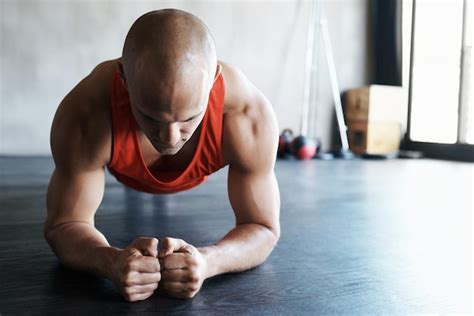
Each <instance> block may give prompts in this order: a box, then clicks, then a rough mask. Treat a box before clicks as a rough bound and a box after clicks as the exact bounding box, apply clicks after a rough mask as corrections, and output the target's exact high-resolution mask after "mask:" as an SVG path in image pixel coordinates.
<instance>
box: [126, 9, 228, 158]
mask: <svg viewBox="0 0 474 316" xmlns="http://www.w3.org/2000/svg"><path fill="white" fill-rule="evenodd" d="M121 66H122V67H121V70H122V71H121V72H122V76H123V77H124V79H125V84H126V87H127V89H128V92H129V96H130V104H131V109H132V112H133V115H134V117H135V120H136V122H137V124H138V126H139V127H140V128H141V130H142V131H143V132H144V133H145V135H146V136H147V137H148V139H149V140H150V142H151V143H152V144H153V146H154V147H155V149H157V150H158V151H159V152H160V153H162V154H166V155H168V154H175V153H176V152H177V151H179V150H180V148H182V146H183V145H184V143H185V142H186V141H187V140H188V139H190V138H191V136H192V135H193V133H194V131H196V130H197V128H198V126H199V124H200V122H201V121H202V119H203V117H204V114H205V112H206V111H205V110H206V108H207V102H208V100H209V92H210V90H211V88H212V85H213V83H214V78H215V76H216V75H217V73H218V71H217V69H218V66H217V59H216V52H215V46H214V41H213V39H212V36H211V34H210V32H209V30H208V28H207V27H206V25H205V24H204V22H202V21H201V20H200V19H198V18H197V17H195V16H194V15H192V14H190V13H187V12H184V11H180V10H173V9H166V10H158V11H152V12H149V13H146V14H145V15H143V16H141V17H140V18H138V20H136V21H135V23H134V24H133V25H132V27H131V29H130V31H129V32H128V34H127V38H126V39H125V44H124V47H123V52H122V59H121ZM219 69H220V68H219Z"/></svg>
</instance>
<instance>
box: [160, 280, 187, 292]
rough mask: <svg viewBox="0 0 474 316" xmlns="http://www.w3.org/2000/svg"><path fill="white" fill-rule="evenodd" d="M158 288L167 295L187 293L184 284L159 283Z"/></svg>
mask: <svg viewBox="0 0 474 316" xmlns="http://www.w3.org/2000/svg"><path fill="white" fill-rule="evenodd" d="M160 286H161V287H162V288H163V289H164V290H165V291H166V292H168V293H180V292H187V289H186V283H185V282H173V281H172V282H161V283H160Z"/></svg>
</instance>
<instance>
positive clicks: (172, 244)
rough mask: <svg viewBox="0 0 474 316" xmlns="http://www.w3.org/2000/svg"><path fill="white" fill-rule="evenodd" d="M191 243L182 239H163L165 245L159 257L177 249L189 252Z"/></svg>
mask: <svg viewBox="0 0 474 316" xmlns="http://www.w3.org/2000/svg"><path fill="white" fill-rule="evenodd" d="M188 247H189V245H188V244H187V243H186V242H185V241H184V240H182V239H177V238H171V237H166V238H165V239H164V240H163V246H162V247H161V250H160V253H159V255H158V256H159V257H160V258H163V257H165V256H167V255H169V254H172V253H173V252H175V251H187V252H189V250H188V249H189V248H188Z"/></svg>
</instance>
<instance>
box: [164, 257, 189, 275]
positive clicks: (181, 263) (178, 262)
mask: <svg viewBox="0 0 474 316" xmlns="http://www.w3.org/2000/svg"><path fill="white" fill-rule="evenodd" d="M188 256H189V255H188V254H185V253H172V254H170V255H168V256H166V257H164V258H163V259H161V263H162V266H161V270H162V271H164V269H186V268H187V265H186V259H187V257H188Z"/></svg>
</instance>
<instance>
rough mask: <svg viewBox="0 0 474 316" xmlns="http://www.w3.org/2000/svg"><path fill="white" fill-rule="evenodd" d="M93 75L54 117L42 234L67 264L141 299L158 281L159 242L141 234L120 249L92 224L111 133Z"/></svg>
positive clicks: (152, 289)
mask: <svg viewBox="0 0 474 316" xmlns="http://www.w3.org/2000/svg"><path fill="white" fill-rule="evenodd" d="M92 79H93V78H86V79H85V80H83V81H82V82H81V83H79V85H78V86H77V87H76V88H74V89H73V90H72V91H71V93H69V94H68V95H67V96H66V98H65V99H64V100H63V102H62V103H61V105H60V106H59V108H58V111H57V112H56V115H55V118H54V121H53V126H52V128H51V150H52V153H53V158H54V162H55V166H56V168H55V170H54V173H53V175H52V177H51V180H50V183H49V187H48V195H47V209H48V216H47V219H46V222H45V225H44V236H45V239H46V240H47V241H48V243H49V244H50V246H51V248H52V250H53V251H54V253H55V254H56V256H57V257H58V258H59V260H60V261H61V262H62V263H63V264H64V265H66V266H67V267H70V268H73V269H77V270H83V271H88V272H91V273H94V274H96V275H99V276H103V277H107V278H109V279H111V280H112V281H113V282H114V283H115V285H116V287H117V289H118V290H119V292H120V293H121V294H122V296H123V297H124V298H125V299H126V300H128V301H137V300H143V299H146V298H148V297H150V296H151V295H152V294H153V292H154V290H155V289H156V288H157V287H158V282H159V281H160V279H161V273H160V264H159V261H158V259H157V258H156V256H157V255H158V251H157V250H158V240H157V239H156V238H153V237H140V238H137V239H135V241H133V242H132V243H131V244H130V245H129V246H128V247H126V248H125V249H118V248H114V247H111V246H110V245H109V243H108V241H107V239H106V238H105V236H104V235H103V234H102V233H100V232H99V231H98V230H97V229H96V228H95V227H94V215H95V213H96V211H97V208H98V207H99V205H100V203H101V201H102V197H103V194H104V184H105V183H104V182H105V179H104V178H105V174H104V166H105V165H106V163H107V161H108V160H109V159H110V150H111V133H110V122H109V121H108V119H109V112H108V110H107V108H105V110H104V107H103V102H107V100H100V101H101V102H102V103H101V102H97V100H94V98H93V96H91V93H90V89H92V88H91V86H96V85H97V82H101V81H102V80H92ZM96 79H97V78H96ZM99 79H100V78H99ZM105 79H106V78H105ZM105 79H104V80H105Z"/></svg>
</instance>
